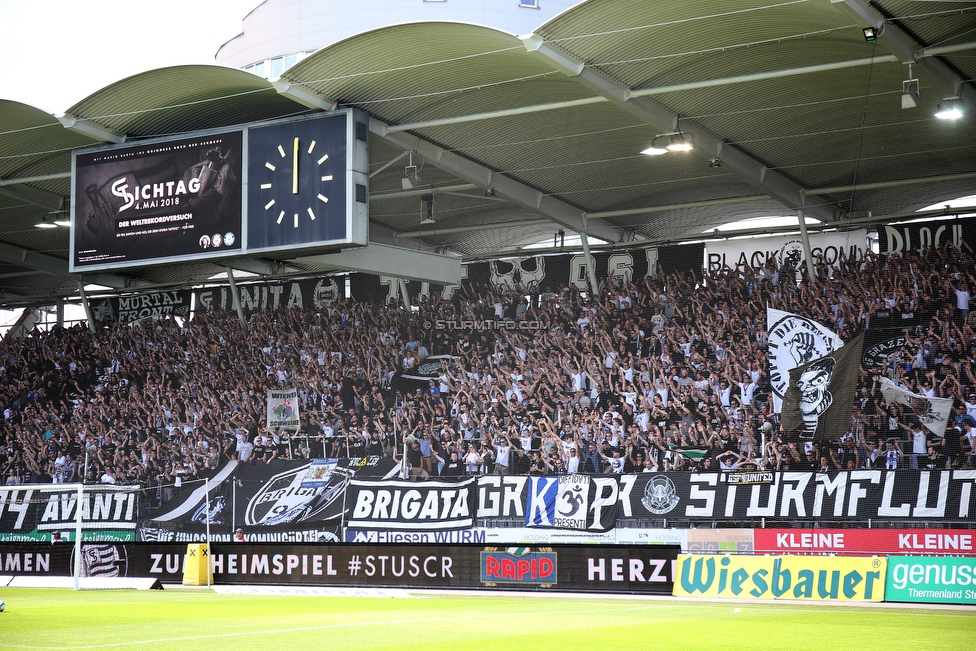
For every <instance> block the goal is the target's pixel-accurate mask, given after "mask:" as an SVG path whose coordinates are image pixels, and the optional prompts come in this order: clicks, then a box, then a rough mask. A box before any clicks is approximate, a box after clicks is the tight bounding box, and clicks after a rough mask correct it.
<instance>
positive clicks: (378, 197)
mask: <svg viewBox="0 0 976 651" xmlns="http://www.w3.org/2000/svg"><path fill="white" fill-rule="evenodd" d="M480 187H482V186H480V185H475V184H474V183H459V184H457V185H442V186H439V187H438V186H436V185H435V186H433V187H431V186H427V187H421V188H417V189H416V190H403V191H398V192H384V193H382V194H371V195H369V201H370V203H372V202H373V201H386V200H387V199H404V198H406V197H420V196H423V195H425V194H431V193H434V194H437V193H438V192H461V191H462V190H477V189H478V188H480Z"/></svg>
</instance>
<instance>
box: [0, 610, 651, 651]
mask: <svg viewBox="0 0 976 651" xmlns="http://www.w3.org/2000/svg"><path fill="white" fill-rule="evenodd" d="M650 607H651V606H649V605H648V606H645V607H643V608H636V607H635V608H613V609H612V610H613V612H621V611H624V610H646V609H648V608H650ZM607 610H608V609H606V608H591V609H587V610H550V611H547V612H534V613H524V612H515V613H501V614H499V613H485V614H483V615H462V616H460V617H451V618H443V617H442V618H438V621H439V622H460V621H464V620H469V619H483V618H492V621H495V619H494V618H497V617H538V616H540V615H566V614H574V615H575V614H585V613H603V612H606V611H607ZM429 621H430V618H429V617H424V618H422V619H401V620H397V621H395V622H352V623H348V624H329V625H323V626H303V627H301V628H282V629H273V630H264V631H235V632H233V633H214V634H212V635H190V636H184V637H162V638H155V639H152V640H128V641H126V642H111V643H109V644H86V645H84V646H67V645H65V644H59V645H58V646H33V645H29V644H9V643H4V644H3V647H4V648H13V649H51V650H52V651H53V650H57V651H64V649H109V648H112V647H120V646H130V645H136V644H159V643H162V642H189V641H192V640H213V639H219V638H228V637H244V636H249V635H278V634H282V633H296V632H303V631H327V630H334V629H339V628H356V627H361V626H400V625H402V624H423V623H425V622H429Z"/></svg>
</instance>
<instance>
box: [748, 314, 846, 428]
mask: <svg viewBox="0 0 976 651" xmlns="http://www.w3.org/2000/svg"><path fill="white" fill-rule="evenodd" d="M766 329H767V331H768V332H769V351H768V357H769V384H770V386H771V387H772V389H773V410H774V411H775V412H776V413H777V414H778V413H780V411H781V410H782V408H783V396H784V395H785V394H786V389H787V388H789V385H790V371H791V370H792V369H794V368H796V367H798V366H802V365H803V364H806V363H808V362H812V361H813V360H815V359H819V358H821V357H824V356H826V355H829V354H830V353H832V352H834V351H835V350H837V349H838V348H840V347H842V346H843V345H844V342H843V341H842V340H841V338H840V337H838V336H837V335H835V334H834V333H833V332H831V331H830V330H828V329H827V328H826V327H824V326H823V325H821V324H819V323H817V322H816V321H811V320H810V319H808V318H806V317H804V316H800V315H799V314H793V313H791V312H784V311H782V310H774V309H773V308H771V307H770V308H766Z"/></svg>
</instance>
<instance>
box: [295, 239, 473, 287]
mask: <svg viewBox="0 0 976 651" xmlns="http://www.w3.org/2000/svg"><path fill="white" fill-rule="evenodd" d="M296 262H299V263H304V264H315V265H322V266H324V267H327V268H331V269H333V270H336V271H360V272H362V273H369V274H376V275H378V276H392V277H394V278H405V279H409V280H419V281H420V282H430V283H437V284H440V285H457V284H460V282H461V259H460V258H456V257H452V256H447V255H437V254H435V253H425V252H423V251H414V250H412V249H404V248H401V247H396V246H386V245H385V244H375V243H373V242H370V244H369V246H365V247H362V248H359V249H349V250H347V251H341V252H339V253H326V254H324V255H314V256H306V257H302V258H298V259H297V260H296Z"/></svg>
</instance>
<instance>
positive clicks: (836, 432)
mask: <svg viewBox="0 0 976 651" xmlns="http://www.w3.org/2000/svg"><path fill="white" fill-rule="evenodd" d="M863 343H864V335H863V334H860V335H858V336H857V337H855V338H854V339H852V340H851V341H849V342H848V343H847V344H846V345H844V347H842V348H840V349H838V350H835V351H834V352H832V353H830V354H829V355H824V356H823V357H820V358H818V359H815V360H813V361H811V362H808V363H806V364H803V365H801V366H798V367H796V368H794V369H792V370H791V371H790V384H789V387H788V388H787V390H786V394H785V395H784V396H783V411H782V421H783V430H784V431H785V432H787V433H788V434H790V435H791V436H795V437H797V438H800V439H806V440H809V439H817V440H828V439H836V438H839V437H841V436H843V435H844V434H846V433H847V432H848V431H849V430H850V425H851V408H852V406H853V404H854V394H855V392H856V388H857V373H858V369H859V368H860V362H861V348H862V347H863Z"/></svg>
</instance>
